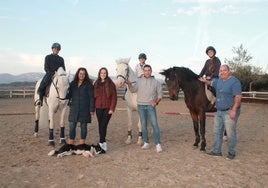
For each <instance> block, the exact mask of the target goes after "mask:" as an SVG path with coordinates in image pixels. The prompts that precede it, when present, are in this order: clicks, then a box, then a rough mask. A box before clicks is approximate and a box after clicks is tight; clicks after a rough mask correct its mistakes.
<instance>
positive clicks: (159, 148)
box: [156, 144, 163, 153]
mask: <svg viewBox="0 0 268 188" xmlns="http://www.w3.org/2000/svg"><path fill="white" fill-rule="evenodd" d="M156 151H157V153H160V152H162V151H163V150H162V147H161V144H157V145H156Z"/></svg>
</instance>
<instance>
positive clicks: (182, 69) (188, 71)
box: [173, 67, 199, 79]
mask: <svg viewBox="0 0 268 188" xmlns="http://www.w3.org/2000/svg"><path fill="white" fill-rule="evenodd" d="M173 70H175V71H177V72H181V73H184V74H185V75H187V76H189V77H191V78H193V79H197V78H198V77H199V76H198V75H197V74H195V73H194V72H193V71H192V70H191V69H189V68H186V67H173Z"/></svg>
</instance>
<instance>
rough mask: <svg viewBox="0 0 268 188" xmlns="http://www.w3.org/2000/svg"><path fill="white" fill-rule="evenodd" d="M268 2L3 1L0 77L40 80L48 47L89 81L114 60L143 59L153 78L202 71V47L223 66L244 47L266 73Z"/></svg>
mask: <svg viewBox="0 0 268 188" xmlns="http://www.w3.org/2000/svg"><path fill="white" fill-rule="evenodd" d="M267 18H268V2H267V1H258V0H244V1H242V0H224V1H221V0H27V1H21V0H5V1H1V2H0V28H1V29H0V66H1V69H0V73H11V74H15V75H17V74H21V73H26V72H44V69H43V67H44V58H45V56H46V55H48V54H50V53H51V45H52V43H53V42H59V43H60V44H61V45H62V50H61V51H60V55H61V56H62V57H63V58H64V60H65V65H66V68H67V70H68V71H71V73H73V74H74V73H75V72H76V70H77V69H78V68H79V67H81V66H83V67H86V68H87V69H88V72H89V74H90V75H92V76H97V72H98V70H99V69H100V68H101V67H103V66H105V67H107V68H108V70H109V73H110V75H115V68H116V63H115V59H117V58H119V57H131V61H130V65H131V67H133V68H134V66H135V64H137V63H138V55H139V53H141V52H143V53H146V54H147V57H148V60H147V63H148V64H150V65H151V66H152V67H153V71H154V74H155V75H156V76H158V75H157V73H158V72H159V71H161V70H162V69H165V68H169V67H172V66H184V67H188V68H190V69H192V70H193V71H194V72H195V73H199V72H200V71H201V68H202V66H203V65H204V62H205V61H206V59H207V58H208V57H207V55H206V54H205V49H206V47H207V46H209V45H212V46H214V47H215V48H216V50H217V54H216V56H218V57H219V58H220V60H221V62H222V63H224V59H225V58H228V59H231V58H232V57H233V56H234V54H233V52H232V48H233V47H238V46H239V45H240V44H243V46H244V48H245V49H247V51H248V52H249V54H250V55H252V56H253V60H252V61H251V64H252V65H255V66H259V67H261V68H262V69H263V70H264V71H266V73H267V72H268V52H267V49H268V47H267V46H268V24H267V21H265V20H266V19H267Z"/></svg>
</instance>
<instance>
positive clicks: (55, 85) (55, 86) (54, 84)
mask: <svg viewBox="0 0 268 188" xmlns="http://www.w3.org/2000/svg"><path fill="white" fill-rule="evenodd" d="M58 76H66V74H60V75H58ZM54 78H55V76H54V77H53V79H52V84H53V86H54V88H55V89H56V92H57V95H58V96H57V98H58V99H59V100H67V98H66V96H65V97H64V98H61V97H60V93H59V90H58V87H57V85H58V79H57V81H56V83H55V82H54Z"/></svg>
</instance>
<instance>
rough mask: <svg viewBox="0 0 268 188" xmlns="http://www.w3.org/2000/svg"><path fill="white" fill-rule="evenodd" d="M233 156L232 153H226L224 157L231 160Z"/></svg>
mask: <svg viewBox="0 0 268 188" xmlns="http://www.w3.org/2000/svg"><path fill="white" fill-rule="evenodd" d="M234 158H235V155H234V154H231V153H228V155H227V157H226V159H229V160H233V159H234Z"/></svg>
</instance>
